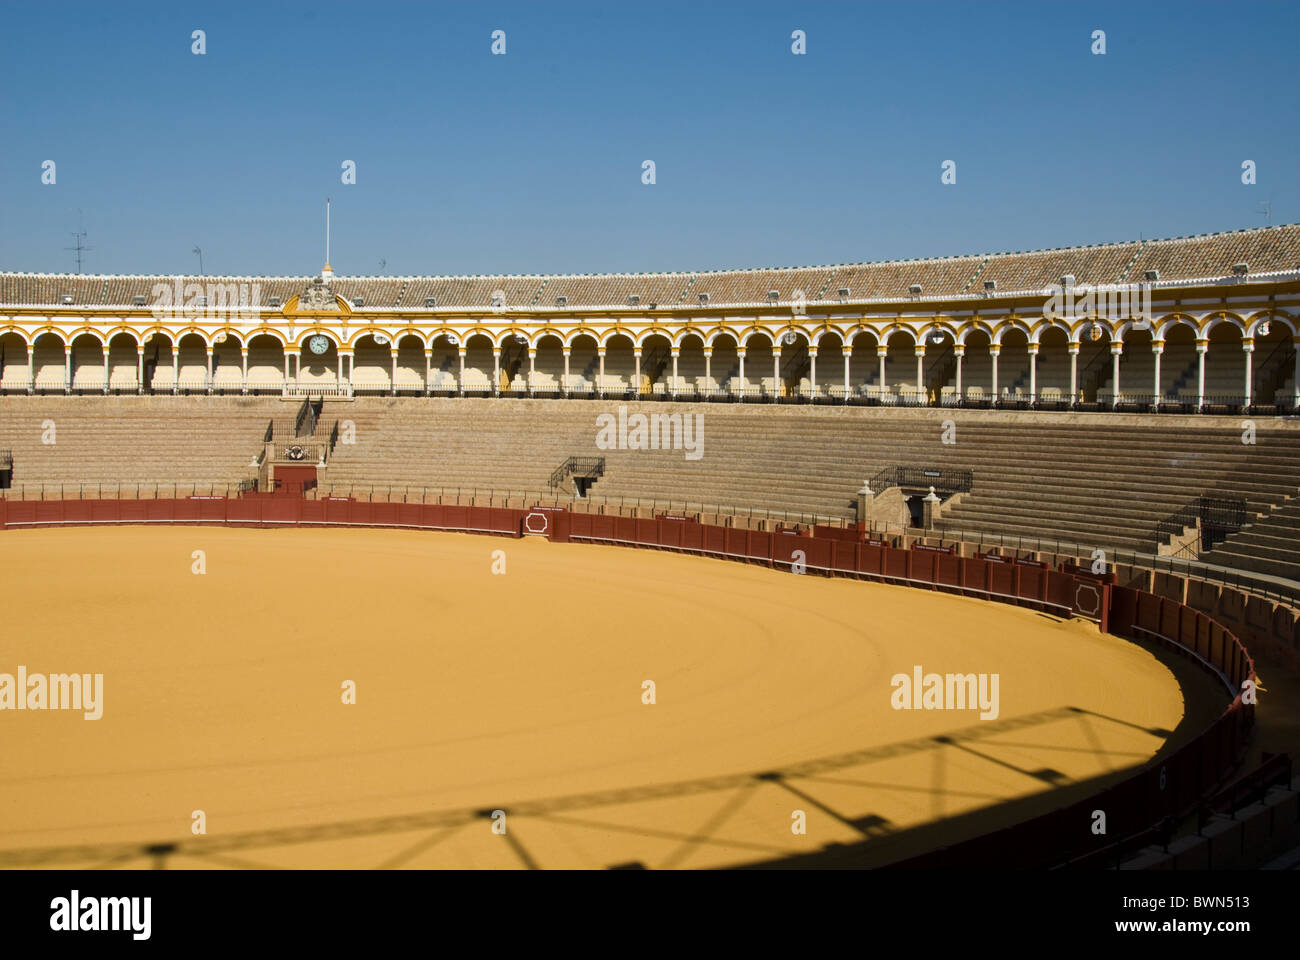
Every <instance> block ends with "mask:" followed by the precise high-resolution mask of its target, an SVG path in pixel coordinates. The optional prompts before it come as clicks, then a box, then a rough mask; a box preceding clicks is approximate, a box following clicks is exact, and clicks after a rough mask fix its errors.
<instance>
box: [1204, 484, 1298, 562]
mask: <svg viewBox="0 0 1300 960" xmlns="http://www.w3.org/2000/svg"><path fill="white" fill-rule="evenodd" d="M1297 544H1300V500H1289V501H1287V502H1286V503H1285V504H1283V505H1282V506H1281V507H1278V508H1277V509H1276V510H1273V511H1272V512H1271V513H1269V514H1267V515H1266V516H1264V517H1263V518H1262V519H1260V520H1257V521H1255V522H1254V523H1250V524H1248V525H1246V526H1244V527H1242V528H1241V529H1240V530H1238V531H1237V532H1236V533H1234V534H1231V535H1230V536H1228V537H1227V539H1225V540H1224V541H1223V542H1222V543H1220V544H1218V545H1217V546H1216V547H1215V548H1214V549H1213V550H1210V551H1207V552H1206V553H1204V554H1202V556H1201V559H1202V560H1204V561H1205V562H1207V563H1217V564H1221V565H1223V566H1226V567H1233V568H1236V569H1240V570H1250V571H1253V572H1255V573H1264V574H1269V575H1271V576H1275V577H1285V578H1286V579H1288V580H1297V581H1300V552H1297Z"/></svg>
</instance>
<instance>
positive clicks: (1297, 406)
mask: <svg viewBox="0 0 1300 960" xmlns="http://www.w3.org/2000/svg"><path fill="white" fill-rule="evenodd" d="M1291 345H1292V346H1293V347H1295V370H1294V371H1293V372H1292V376H1291V391H1292V394H1293V396H1292V397H1291V403H1292V412H1293V413H1294V412H1295V411H1297V410H1300V337H1292V338H1291ZM28 351H29V353H30V351H31V348H30V347H28Z"/></svg>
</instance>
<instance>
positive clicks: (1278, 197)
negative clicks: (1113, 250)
mask: <svg viewBox="0 0 1300 960" xmlns="http://www.w3.org/2000/svg"><path fill="white" fill-rule="evenodd" d="M0 14H2V15H3V18H4V30H3V32H2V33H0V120H2V121H3V130H4V134H3V137H2V138H0V270H20V271H46V272H53V271H61V270H69V271H70V270H72V269H73V268H74V259H73V254H72V253H71V252H70V251H67V250H65V249H64V248H65V247H68V246H70V245H72V243H73V239H72V235H71V234H72V231H74V230H76V229H78V225H79V222H80V223H82V224H84V228H85V230H86V232H87V233H88V238H87V241H86V242H87V243H88V244H90V246H91V247H93V249H92V250H91V251H90V252H88V253H87V254H86V255H85V261H84V263H85V267H84V269H85V272H95V273H154V272H164V273H173V272H192V271H196V270H197V264H198V260H197V258H196V257H195V255H194V254H193V253H192V252H191V251H192V249H193V248H194V247H195V246H196V245H197V246H199V247H201V248H202V249H203V259H204V267H205V269H206V271H207V272H208V273H209V274H214V273H226V274H306V273H310V272H314V271H316V270H317V269H319V267H320V265H321V261H322V259H323V239H322V234H323V220H324V201H325V198H326V197H327V196H329V197H332V198H333V201H334V204H333V213H334V216H333V226H334V235H333V247H332V250H331V260H332V261H333V265H334V268H335V270H336V271H337V272H339V273H340V274H348V275H357V274H378V273H380V272H381V268H380V261H381V260H386V261H387V266H386V268H384V270H383V271H382V272H386V273H389V274H429V273H437V274H445V273H452V274H460V273H469V274H477V273H484V274H486V273H506V272H508V273H554V272H566V273H586V272H604V271H643V270H644V271H659V270H697V269H718V268H728V267H762V266H798V265H806V264H820V263H841V262H846V261H854V260H877V259H892V258H906V257H926V256H944V255H950V254H963V253H986V252H997V251H1003V250H1023V249H1034V248H1040V247H1051V246H1065V245H1071V244H1076V243H1099V242H1106V241H1116V240H1128V239H1136V238H1138V237H1140V236H1145V237H1147V238H1151V237H1167V236H1181V235H1185V234H1190V233H1204V232H1212V231H1216V230H1231V229H1239V228H1242V227H1253V226H1262V225H1264V223H1265V218H1264V216H1263V215H1262V213H1260V212H1259V211H1260V208H1261V205H1262V204H1263V203H1264V202H1265V201H1271V203H1272V219H1271V222H1273V223H1288V222H1295V221H1300V150H1298V147H1300V104H1298V102H1297V101H1298V99H1300V64H1298V62H1297V59H1296V55H1295V46H1294V44H1295V37H1296V36H1297V35H1298V33H1300V4H1297V3H1294V2H1289V3H1287V2H1277V3H1273V2H1262V3H1252V4H1250V5H1249V6H1248V7H1245V8H1234V7H1231V6H1224V5H1223V4H1221V3H1216V4H1196V3H1190V2H1177V3H1141V2H1137V3H1133V2H1125V3H1117V4H1110V3H1086V4H1084V3H1066V2H1051V0H1040V2H1036V3H1025V4H1008V3H988V4H985V3H973V2H971V3H954V4H944V3H937V2H924V3H921V2H917V3H896V2H895V3H854V2H837V3H811V2H799V3H768V2H747V3H739V2H736V3H717V2H714V3H707V2H688V3H677V2H658V0H656V2H653V3H634V2H624V0H619V2H603V3H597V2H590V3H569V2H563V3H560V2H557V3H549V2H532V3H519V4H502V3H445V4H444V3H387V2H373V3H360V2H351V3H339V4H331V3H311V4H306V3H257V4H243V3H239V2H228V3H227V2H223V3H210V4H203V3H184V2H178V3H155V4H146V3H133V2H129V0H114V2H111V3H103V2H97V3H75V4H74V3H11V2H4V3H3V4H0ZM195 29H202V30H205V31H206V39H207V53H206V54H205V55H203V56H195V55H193V54H192V53H191V52H190V48H191V43H192V41H191V39H190V36H191V32H192V31H193V30H195ZM495 29H501V30H504V31H506V44H507V46H506V50H507V52H506V55H505V56H492V55H491V53H490V49H489V48H490V44H491V36H490V35H491V33H492V31H493V30H495ZM795 29H802V30H804V31H806V35H807V54H806V55H803V56H795V55H793V54H792V53H791V43H792V41H791V36H790V35H791V32H792V31H793V30H795ZM1096 29H1101V30H1105V31H1106V45H1107V52H1106V54H1105V55H1104V56H1095V55H1093V54H1092V53H1091V52H1090V46H1091V42H1092V41H1091V36H1090V35H1091V33H1092V31H1093V30H1096ZM1247 159H1249V160H1254V161H1255V163H1256V165H1257V178H1258V182H1257V184H1256V185H1254V186H1244V185H1243V184H1242V183H1241V163H1242V161H1243V160H1247ZM45 160H54V161H55V162H56V164H57V183H56V184H54V185H52V186H50V185H43V184H42V183H41V164H42V162H43V161H45ZM345 160H352V161H355V163H356V165H357V182H356V184H355V185H347V186H345V185H343V184H342V183H341V182H340V173H341V169H340V165H341V164H342V162H343V161H345ZM644 160H653V161H654V162H655V164H656V178H657V182H656V183H655V184H654V185H645V184H643V183H642V182H641V164H642V161H644ZM944 160H952V161H954V162H955V163H956V173H957V182H956V184H954V185H943V184H942V183H941V182H940V173H941V169H940V167H941V164H942V163H943V161H944Z"/></svg>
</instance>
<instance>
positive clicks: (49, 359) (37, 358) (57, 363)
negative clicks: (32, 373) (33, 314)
mask: <svg viewBox="0 0 1300 960" xmlns="http://www.w3.org/2000/svg"><path fill="white" fill-rule="evenodd" d="M32 366H34V367H35V368H36V379H35V389H36V392H37V393H63V392H64V391H65V390H67V388H68V383H67V377H68V368H67V354H66V353H65V351H64V349H63V341H62V340H60V339H59V337H58V335H57V334H53V333H42V334H40V335H39V336H37V338H36V343H35V345H34V347H33V349H32Z"/></svg>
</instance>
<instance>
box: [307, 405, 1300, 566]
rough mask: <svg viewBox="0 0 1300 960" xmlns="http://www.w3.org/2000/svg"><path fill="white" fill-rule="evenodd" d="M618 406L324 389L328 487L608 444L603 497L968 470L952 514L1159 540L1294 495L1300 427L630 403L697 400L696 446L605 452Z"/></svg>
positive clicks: (722, 499) (1116, 540) (952, 522)
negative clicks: (1191, 512) (945, 429)
mask: <svg viewBox="0 0 1300 960" xmlns="http://www.w3.org/2000/svg"><path fill="white" fill-rule="evenodd" d="M617 410H618V404H614V403H609V404H600V403H573V402H565V401H545V400H535V401H529V402H523V403H520V402H511V403H509V404H502V403H494V402H492V401H490V400H478V401H470V402H468V403H466V402H459V403H458V402H456V401H451V400H443V401H434V402H432V403H427V402H426V403H420V404H410V403H404V402H402V401H400V400H399V401H394V400H391V399H384V398H366V399H359V400H357V401H356V402H354V403H348V404H343V403H339V404H330V403H327V411H330V412H329V413H327V416H336V415H337V416H340V417H342V416H347V417H350V418H352V419H353V420H354V422H355V423H356V426H357V443H356V445H355V446H353V447H348V448H343V447H340V448H339V449H338V450H337V451H336V453H335V456H334V458H333V460H332V461H331V465H330V467H329V470H328V475H327V477H326V478H325V482H327V483H329V484H340V485H355V486H360V487H365V488H369V487H375V488H386V487H389V486H398V487H401V486H411V487H425V488H442V487H446V488H477V489H482V490H492V489H497V490H514V491H529V492H545V491H546V487H545V480H546V478H547V477H548V476H549V473H550V471H551V470H552V469H553V468H554V467H555V466H556V465H558V464H559V463H560V462H562V461H563V460H564V459H565V458H566V457H568V456H604V457H606V459H607V467H606V471H605V475H604V477H602V478H601V480H600V481H599V482H598V483H597V484H596V486H595V487H594V488H593V489H592V496H593V497H595V498H597V499H604V498H608V499H610V500H613V501H617V500H619V499H622V498H626V499H628V500H630V501H631V500H638V499H641V500H646V501H651V500H654V501H660V502H665V503H667V502H673V503H682V502H692V503H702V504H711V505H715V506H724V507H725V506H732V507H738V508H750V507H753V508H757V509H762V510H771V511H789V512H791V513H800V514H812V513H815V514H819V515H825V516H838V517H844V518H849V519H852V518H854V516H855V512H854V495H855V493H856V491H857V490H858V489H859V488H860V487H861V485H862V482H863V480H864V479H866V478H868V477H870V476H873V475H875V473H877V472H878V471H880V470H882V469H884V468H886V467H890V466H895V465H911V466H935V467H940V468H945V469H965V470H971V471H972V472H973V473H974V476H975V486H974V490H973V491H972V492H971V493H970V494H968V495H966V496H965V497H964V498H962V500H961V501H960V503H957V504H955V505H951V506H950V507H949V508H948V509H947V513H946V516H945V518H944V519H943V521H941V528H943V529H947V530H950V531H954V532H955V531H960V530H965V531H971V532H978V533H983V534H990V535H996V536H1009V537H1037V538H1045V539H1056V540H1061V541H1065V542H1079V543H1083V544H1087V545H1096V546H1105V547H1111V548H1116V549H1133V550H1146V551H1154V549H1155V547H1156V542H1155V539H1154V528H1155V526H1156V524H1157V523H1159V522H1160V521H1161V520H1163V519H1165V518H1166V517H1168V516H1169V515H1171V514H1172V513H1174V512H1175V511H1176V510H1177V508H1179V507H1180V506H1182V505H1184V504H1186V503H1188V502H1190V501H1191V500H1193V499H1195V498H1196V497H1198V496H1201V495H1203V494H1207V493H1214V492H1221V493H1228V494H1236V495H1241V496H1244V497H1246V498H1247V501H1248V505H1249V508H1250V510H1251V511H1252V512H1255V513H1258V512H1263V511H1267V510H1269V509H1270V508H1271V507H1272V506H1273V505H1274V504H1278V503H1281V502H1283V501H1284V500H1285V499H1286V498H1287V497H1288V496H1291V495H1293V494H1294V493H1295V492H1296V487H1297V483H1298V482H1300V481H1298V480H1297V477H1300V444H1297V443H1296V442H1295V441H1296V440H1297V439H1300V432H1298V431H1297V430H1296V429H1295V428H1294V427H1293V426H1291V425H1279V426H1278V427H1277V429H1271V428H1269V427H1268V426H1265V427H1263V428H1261V431H1260V433H1259V436H1258V442H1257V443H1256V444H1255V445H1253V446H1247V445H1243V444H1242V443H1241V433H1240V431H1239V430H1238V429H1237V428H1236V425H1235V424H1234V425H1231V426H1229V425H1226V424H1216V423H1213V422H1207V421H1203V420H1202V421H1197V420H1195V419H1194V418H1182V417H1164V418H1153V417H1138V416H1121V417H1119V418H1117V417H1116V416H1115V415H1088V414H1060V415H1041V414H1040V415H1035V414H1011V413H1005V412H1002V413H994V412H985V411H951V412H947V411H946V412H945V413H944V414H943V417H944V418H948V417H952V418H953V419H954V420H955V422H956V425H957V436H958V442H957V443H956V444H954V445H951V446H948V445H944V444H942V443H941V442H940V437H939V431H940V421H939V418H938V417H937V415H936V412H930V411H926V410H907V409H894V410H889V409H881V408H833V407H831V408H825V407H796V408H791V407H762V408H748V407H741V406H731V405H722V406H717V405H708V404H690V403H676V404H674V403H654V404H629V405H628V412H629V413H636V412H642V413H678V414H686V413H690V414H700V415H702V416H703V418H704V421H703V423H704V445H703V450H704V452H703V456H702V457H701V458H700V459H699V460H688V459H686V457H685V454H684V451H680V450H658V451H629V450H599V449H597V447H596V431H597V427H596V422H595V417H596V415H597V414H599V413H606V412H608V413H617Z"/></svg>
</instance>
